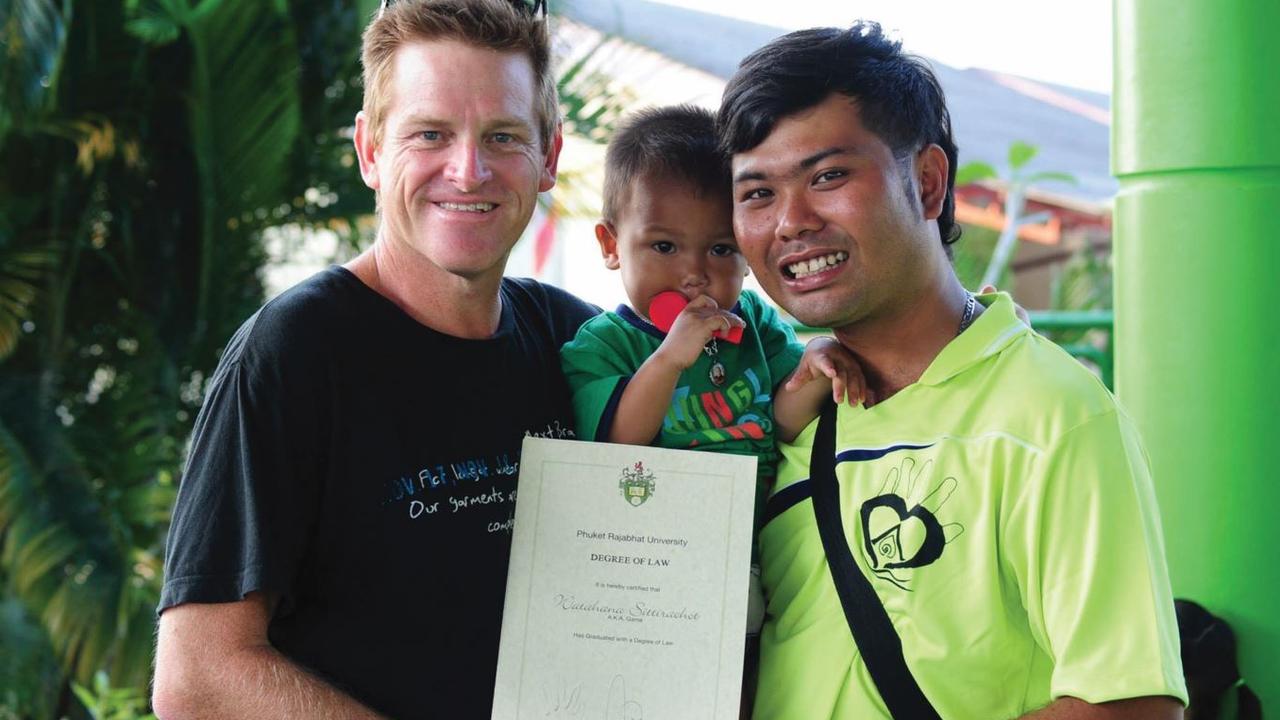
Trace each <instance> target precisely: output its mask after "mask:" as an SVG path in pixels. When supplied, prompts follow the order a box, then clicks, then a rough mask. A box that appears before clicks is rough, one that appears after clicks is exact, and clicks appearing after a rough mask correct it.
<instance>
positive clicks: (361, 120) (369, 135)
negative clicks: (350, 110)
mask: <svg viewBox="0 0 1280 720" xmlns="http://www.w3.org/2000/svg"><path fill="white" fill-rule="evenodd" d="M355 145H356V158H357V159H358V160H359V161H360V177H361V178H362V179H363V180H364V184H365V185H368V186H369V187H370V188H372V189H374V190H377V189H378V148H377V147H375V146H374V144H373V129H372V128H370V127H369V118H368V117H367V116H365V114H364V111H363V110H361V111H360V112H358V113H356V135H355Z"/></svg>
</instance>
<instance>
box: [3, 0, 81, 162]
mask: <svg viewBox="0 0 1280 720" xmlns="http://www.w3.org/2000/svg"><path fill="white" fill-rule="evenodd" d="M70 14H71V5H70V3H67V4H66V5H65V6H64V8H63V9H62V10H59V8H58V5H57V3H56V2H54V0H7V1H6V0H0V48H3V53H0V54H3V56H4V62H3V63H0V142H2V141H3V140H4V137H5V135H6V134H7V133H8V131H9V129H10V128H12V127H13V126H14V125H20V124H24V123H26V122H28V121H29V120H32V119H34V118H36V117H39V116H40V115H42V114H43V113H44V112H45V111H46V110H47V109H48V106H49V103H50V99H51V98H52V97H53V96H54V94H55V93H54V88H55V87H56V85H57V82H58V72H59V70H60V68H61V65H62V54H63V50H64V49H65V47H66V39H67V22H68V20H69V18H70Z"/></svg>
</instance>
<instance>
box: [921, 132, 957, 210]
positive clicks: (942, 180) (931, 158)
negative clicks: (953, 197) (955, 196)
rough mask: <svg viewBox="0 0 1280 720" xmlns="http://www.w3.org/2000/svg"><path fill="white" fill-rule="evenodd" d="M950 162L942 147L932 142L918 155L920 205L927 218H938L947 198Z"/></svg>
mask: <svg viewBox="0 0 1280 720" xmlns="http://www.w3.org/2000/svg"><path fill="white" fill-rule="evenodd" d="M949 169H950V163H948V162H947V154H946V153H945V152H943V150H942V148H940V147H938V146H937V145H935V144H933V143H930V144H928V145H926V146H925V147H924V149H923V150H921V151H920V152H919V153H918V154H917V155H916V162H915V171H916V181H917V182H918V183H919V185H918V187H919V188H920V206H921V207H922V208H923V209H924V219H925V220H937V219H938V216H939V215H941V214H942V203H943V201H945V200H946V198H947V175H948V174H949Z"/></svg>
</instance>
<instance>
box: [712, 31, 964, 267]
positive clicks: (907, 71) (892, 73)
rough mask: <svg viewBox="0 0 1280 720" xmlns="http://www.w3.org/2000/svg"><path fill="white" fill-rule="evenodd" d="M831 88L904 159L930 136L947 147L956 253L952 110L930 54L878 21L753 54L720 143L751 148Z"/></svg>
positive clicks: (948, 226)
mask: <svg viewBox="0 0 1280 720" xmlns="http://www.w3.org/2000/svg"><path fill="white" fill-rule="evenodd" d="M832 93H839V94H841V95H844V96H847V97H849V98H851V99H854V100H856V101H857V105H858V110H859V113H860V116H861V119H862V124H863V125H865V126H866V128H867V129H868V130H870V131H871V132H873V133H875V134H876V135H877V136H878V137H879V138H880V139H881V140H883V141H884V142H885V144H886V145H888V146H889V148H890V150H892V151H893V155H894V158H895V159H897V160H898V161H899V163H902V162H903V161H904V160H905V159H907V158H909V157H911V156H912V155H914V154H915V153H916V152H918V151H920V150H921V149H923V148H924V147H926V146H927V145H929V144H931V143H932V144H935V145H937V146H938V147H940V148H942V151H943V152H944V153H945V154H946V156H947V164H948V168H947V194H946V197H945V199H944V200H943V203H942V213H941V215H939V216H938V230H939V234H940V235H941V236H942V244H943V246H944V247H946V248H947V250H948V253H949V251H950V247H949V246H950V245H951V243H954V242H955V241H956V240H958V239H959V238H960V227H959V226H958V225H956V222H955V216H956V204H955V181H956V142H955V139H954V138H953V137H952V134H951V114H950V113H949V112H948V111H947V103H946V98H945V97H944V96H943V93H942V86H941V85H939V84H938V79H937V78H936V77H934V74H933V71H932V70H930V69H929V66H928V65H927V64H926V63H925V61H924V60H922V59H920V58H918V57H914V56H911V55H907V54H905V53H903V52H902V43H900V42H898V41H895V40H890V39H889V38H887V37H885V35H884V32H883V31H882V30H881V29H880V25H879V24H878V23H874V22H861V21H860V22H856V23H854V24H853V26H852V27H850V28H849V29H847V30H841V29H839V28H812V29H809V30H799V31H797V32H793V33H789V34H787V35H783V36H782V37H780V38H778V39H776V40H774V41H773V42H771V43H769V44H768V45H765V46H764V47H762V48H760V49H759V50H756V51H755V52H753V53H751V54H750V55H748V56H747V57H746V58H745V59H744V60H743V61H742V63H741V64H740V65H739V66H738V71H737V72H736V73H734V75H733V77H732V78H731V79H730V80H729V84H728V85H727V86H725V90H724V97H723V99H722V100H721V103H720V114H719V118H720V124H719V131H720V143H721V147H722V148H723V149H724V151H725V153H726V154H728V155H732V154H734V153H739V152H744V151H747V150H750V149H752V148H754V147H756V146H757V145H759V144H760V143H762V142H764V140H765V138H766V137H768V135H769V133H770V132H772V131H773V128H774V126H775V125H776V124H777V123H778V121H779V120H781V119H783V118H785V117H787V116H789V115H792V114H794V113H797V112H799V111H801V110H806V109H808V108H811V107H813V106H815V105H818V104H819V103H821V102H822V101H824V100H826V99H827V97H829V96H830V95H831V94H832ZM908 167H909V165H908ZM907 180H908V182H909V181H910V175H909V174H908V176H907Z"/></svg>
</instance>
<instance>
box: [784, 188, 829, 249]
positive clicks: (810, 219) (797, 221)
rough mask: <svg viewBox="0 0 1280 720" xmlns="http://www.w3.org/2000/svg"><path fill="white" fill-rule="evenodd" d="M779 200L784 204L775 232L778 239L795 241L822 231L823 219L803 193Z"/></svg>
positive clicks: (788, 195)
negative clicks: (806, 234) (807, 234)
mask: <svg viewBox="0 0 1280 720" xmlns="http://www.w3.org/2000/svg"><path fill="white" fill-rule="evenodd" d="M779 199H780V200H781V201H782V203H781V206H780V207H779V209H778V216H777V218H778V220H777V222H778V226H777V229H776V230H775V233H776V234H777V236H778V238H780V239H782V240H795V239H797V238H799V237H800V236H801V235H804V234H805V233H807V232H817V231H818V230H821V229H822V218H821V217H819V216H818V213H816V212H815V211H814V209H813V206H812V205H810V204H809V201H808V200H807V199H806V198H805V196H804V195H803V194H802V193H794V194H787V195H784V196H782V197H781V198H779Z"/></svg>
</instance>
